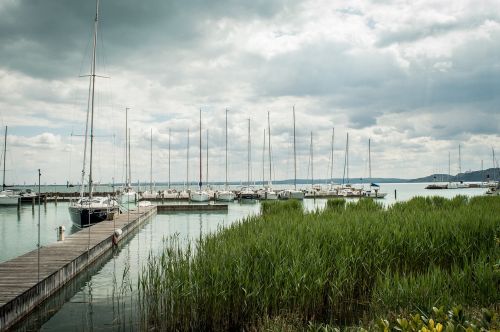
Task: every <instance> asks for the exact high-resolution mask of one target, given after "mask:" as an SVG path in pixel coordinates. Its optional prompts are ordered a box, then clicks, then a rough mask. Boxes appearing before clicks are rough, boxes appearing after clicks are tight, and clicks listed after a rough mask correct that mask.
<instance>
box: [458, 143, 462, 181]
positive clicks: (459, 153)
mask: <svg viewBox="0 0 500 332" xmlns="http://www.w3.org/2000/svg"><path fill="white" fill-rule="evenodd" d="M461 150H462V147H461V146H460V144H458V174H460V173H462V151H461Z"/></svg>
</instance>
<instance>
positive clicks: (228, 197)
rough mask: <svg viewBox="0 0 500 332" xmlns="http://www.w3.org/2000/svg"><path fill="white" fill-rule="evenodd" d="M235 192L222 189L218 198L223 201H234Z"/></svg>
mask: <svg viewBox="0 0 500 332" xmlns="http://www.w3.org/2000/svg"><path fill="white" fill-rule="evenodd" d="M234 198H235V196H234V193H233V192H232V191H221V192H218V193H217V196H216V199H217V200H218V201H221V202H232V201H234Z"/></svg>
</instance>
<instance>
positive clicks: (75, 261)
mask: <svg viewBox="0 0 500 332" xmlns="http://www.w3.org/2000/svg"><path fill="white" fill-rule="evenodd" d="M156 211H157V209H156V206H148V207H141V208H140V209H139V210H132V211H130V212H129V213H124V214H121V215H119V216H117V217H116V218H115V220H110V221H103V222H100V223H98V224H96V225H94V226H92V227H89V228H86V229H82V230H81V231H78V232H76V233H74V234H72V235H69V236H67V237H66V239H65V240H64V241H61V242H56V243H53V244H49V245H47V246H45V247H42V248H41V249H40V265H39V266H40V270H39V271H40V276H38V250H33V251H31V252H29V253H27V254H24V255H22V256H19V257H17V258H14V259H12V260H9V261H7V262H4V263H1V264H0V331H4V330H6V329H8V328H9V327H10V326H12V325H13V324H15V323H16V322H18V321H19V320H20V319H21V318H23V317H24V316H25V315H27V314H28V313H29V312H30V311H32V310H33V309H34V308H35V307H36V306H37V305H39V304H40V303H41V302H43V301H44V300H46V299H48V298H49V297H50V296H51V295H52V294H54V293H55V292H56V291H57V290H59V289H60V288H61V287H63V286H64V285H65V284H66V283H67V282H68V281H70V280H71V279H73V278H74V277H75V276H77V275H78V274H79V273H80V272H82V271H84V270H85V269H86V268H87V267H88V266H90V265H91V264H92V263H93V262H94V261H95V260H96V259H98V258H99V257H100V256H102V255H103V254H104V253H106V252H108V251H109V250H110V249H111V248H112V247H113V243H112V237H113V233H114V230H115V229H121V230H122V232H123V233H122V235H121V236H120V240H123V239H125V238H126V237H127V236H128V235H129V234H130V233H131V232H132V230H134V229H135V228H136V227H137V226H139V225H140V224H141V223H142V222H144V221H145V220H148V218H149V217H151V216H154V215H155V214H156ZM89 231H90V232H89ZM89 234H90V235H89Z"/></svg>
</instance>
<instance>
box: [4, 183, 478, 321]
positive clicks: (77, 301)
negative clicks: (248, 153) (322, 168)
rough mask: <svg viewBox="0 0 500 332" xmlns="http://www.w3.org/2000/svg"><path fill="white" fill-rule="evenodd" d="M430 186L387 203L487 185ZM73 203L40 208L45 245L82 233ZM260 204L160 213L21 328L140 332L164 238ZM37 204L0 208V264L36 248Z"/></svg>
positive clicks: (317, 204)
mask: <svg viewBox="0 0 500 332" xmlns="http://www.w3.org/2000/svg"><path fill="white" fill-rule="evenodd" d="M425 185H426V184H422V183H419V184H383V185H382V191H384V192H387V193H388V195H387V197H386V198H385V200H383V201H384V202H385V204H391V203H393V202H395V201H396V200H395V197H394V190H396V191H397V201H400V200H407V199H409V198H411V197H413V196H416V195H420V196H433V195H440V196H445V197H454V196H456V195H458V194H461V195H467V196H475V195H481V194H483V193H484V192H485V189H456V190H425V189H424V187H425ZM325 204H326V200H324V199H317V200H305V201H304V207H305V208H306V209H308V210H310V209H315V208H322V207H323V206H324V205H325ZM67 208H68V203H59V204H58V205H57V206H56V205H55V204H53V203H48V204H47V206H46V208H45V207H44V206H43V205H42V206H41V210H40V211H41V215H40V220H41V225H42V226H41V243H42V245H45V244H48V243H52V242H55V241H56V239H57V238H56V230H55V228H56V227H57V226H59V225H65V227H66V234H70V233H72V232H75V231H77V230H78V229H76V228H74V227H72V225H71V221H70V219H69V215H68V209H67ZM259 209H260V205H259V204H258V203H256V204H238V203H234V204H230V205H229V210H228V212H227V213H226V212H224V213H218V212H217V213H176V214H158V215H157V216H155V217H153V218H151V219H150V220H149V221H148V222H146V223H144V224H143V225H142V226H141V227H140V228H139V229H138V230H137V231H136V233H135V234H134V235H133V236H131V237H130V238H129V240H128V241H126V242H124V243H121V245H120V247H119V248H117V249H116V250H115V251H114V252H110V253H109V254H107V255H105V257H103V259H101V260H100V261H99V262H97V263H96V264H95V266H94V267H93V268H92V269H90V270H89V271H88V272H87V273H84V274H82V275H81V276H79V277H78V278H77V279H76V280H75V281H73V282H71V283H70V284H69V285H68V286H67V287H65V289H63V291H62V292H60V294H59V295H58V296H55V297H54V298H53V299H51V300H50V301H48V302H47V303H45V304H44V305H43V306H41V307H40V308H39V309H38V310H37V311H35V312H34V313H33V314H31V315H30V316H29V317H28V318H27V319H26V320H25V321H24V322H23V323H21V324H20V325H19V326H18V327H17V328H20V329H41V330H46V331H67V330H70V329H73V330H136V329H137V310H136V296H137V280H138V274H139V272H140V270H141V268H142V264H144V263H145V262H146V261H147V257H148V256H149V255H150V254H153V255H155V254H157V253H159V252H160V251H161V250H162V249H163V243H164V239H165V238H166V237H168V236H170V235H174V234H177V235H178V236H179V238H180V239H181V240H183V241H187V240H188V239H198V238H199V237H201V236H203V235H204V234H207V233H209V232H214V231H216V230H217V228H218V227H224V226H225V225H229V224H231V223H233V222H235V221H237V220H240V219H242V218H244V217H246V216H248V215H251V214H257V213H259ZM37 223H38V206H35V209H34V210H33V209H32V207H31V205H24V206H22V208H21V209H20V210H19V211H18V210H17V208H15V207H14V208H5V207H3V208H1V209H0V239H1V241H0V262H2V261H5V260H8V259H11V258H13V257H16V256H18V255H21V254H23V253H26V252H28V251H31V250H34V249H36V243H37Z"/></svg>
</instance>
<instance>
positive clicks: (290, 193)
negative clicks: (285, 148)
mask: <svg viewBox="0 0 500 332" xmlns="http://www.w3.org/2000/svg"><path fill="white" fill-rule="evenodd" d="M295 141H296V139H295V106H293V171H294V178H293V189H285V190H283V191H281V192H280V193H279V194H278V197H279V198H280V199H298V200H303V199H304V192H302V191H300V190H297V147H296V142H295Z"/></svg>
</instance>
